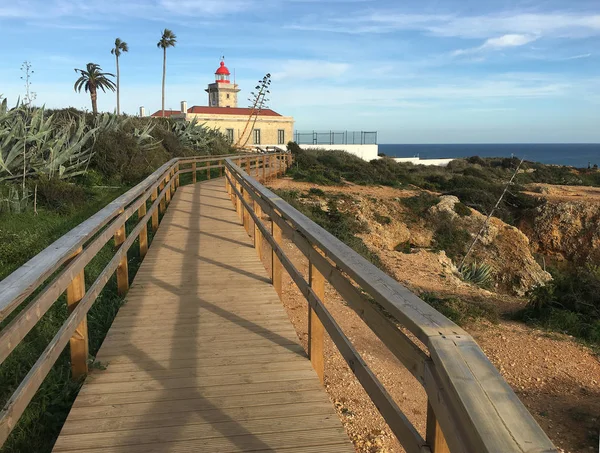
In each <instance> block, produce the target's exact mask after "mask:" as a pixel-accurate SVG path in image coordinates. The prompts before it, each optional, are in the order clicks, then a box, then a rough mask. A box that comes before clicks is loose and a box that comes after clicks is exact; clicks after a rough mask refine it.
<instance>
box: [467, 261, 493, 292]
mask: <svg viewBox="0 0 600 453" xmlns="http://www.w3.org/2000/svg"><path fill="white" fill-rule="evenodd" d="M460 274H461V275H462V278H463V280H464V281H465V282H469V283H473V284H475V285H478V286H487V285H489V284H490V283H491V281H492V266H490V265H489V264H485V263H478V262H477V261H473V262H472V263H471V264H470V265H464V266H463V267H461V268H460Z"/></svg>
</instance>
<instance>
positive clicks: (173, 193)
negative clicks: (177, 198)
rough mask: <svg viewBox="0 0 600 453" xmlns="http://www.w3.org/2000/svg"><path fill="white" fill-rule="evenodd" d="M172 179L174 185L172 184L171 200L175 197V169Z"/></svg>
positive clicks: (172, 169)
mask: <svg viewBox="0 0 600 453" xmlns="http://www.w3.org/2000/svg"><path fill="white" fill-rule="evenodd" d="M170 174H171V179H173V183H172V184H171V198H172V197H173V195H175V169H174V168H171V172H170Z"/></svg>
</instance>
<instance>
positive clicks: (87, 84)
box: [74, 63, 116, 115]
mask: <svg viewBox="0 0 600 453" xmlns="http://www.w3.org/2000/svg"><path fill="white" fill-rule="evenodd" d="M75 72H78V73H79V74H80V76H79V78H78V79H77V81H76V82H75V86H74V88H75V91H78V92H80V93H81V89H82V88H84V89H85V92H86V93H87V92H88V91H89V92H90V97H91V98H92V111H93V112H94V115H95V114H97V113H98V106H97V105H96V101H97V99H98V92H97V89H98V88H100V89H101V90H102V91H104V92H105V93H106V89H107V88H108V89H109V90H111V91H115V88H116V86H115V84H114V82H113V81H112V80H110V79H109V77H114V76H115V75H114V74H111V73H109V72H102V68H101V67H100V66H98V65H97V64H96V63H88V64H87V67H86V69H85V70H83V69H77V68H75Z"/></svg>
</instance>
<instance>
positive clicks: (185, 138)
mask: <svg viewBox="0 0 600 453" xmlns="http://www.w3.org/2000/svg"><path fill="white" fill-rule="evenodd" d="M171 131H172V132H173V133H174V134H175V136H176V137H177V138H178V139H179V141H180V143H181V144H182V145H183V146H186V147H188V148H192V149H194V150H205V149H207V148H208V147H209V145H210V144H211V143H213V142H214V141H215V140H216V139H217V137H218V135H220V133H215V131H213V130H212V129H207V128H206V127H205V126H204V124H199V123H198V119H197V118H193V119H192V120H191V121H174V122H172V123H171Z"/></svg>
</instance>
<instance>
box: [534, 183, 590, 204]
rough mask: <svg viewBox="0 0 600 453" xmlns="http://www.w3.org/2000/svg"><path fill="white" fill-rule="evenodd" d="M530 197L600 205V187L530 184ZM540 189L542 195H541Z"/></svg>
mask: <svg viewBox="0 0 600 453" xmlns="http://www.w3.org/2000/svg"><path fill="white" fill-rule="evenodd" d="M527 189H529V192H525V193H527V194H528V195H531V196H534V197H542V198H545V199H546V200H549V201H585V202H586V203H600V187H587V186H559V185H553V184H530V185H528V186H527ZM540 189H541V191H542V193H540Z"/></svg>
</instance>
